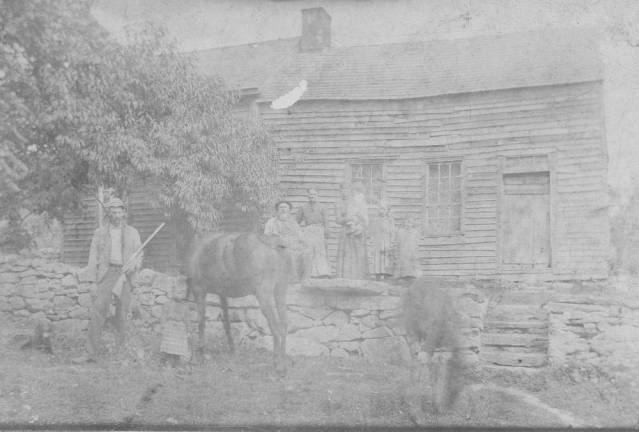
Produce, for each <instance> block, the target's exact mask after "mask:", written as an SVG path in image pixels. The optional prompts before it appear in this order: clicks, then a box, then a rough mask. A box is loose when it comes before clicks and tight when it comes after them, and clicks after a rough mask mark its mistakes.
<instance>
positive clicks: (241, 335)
mask: <svg viewBox="0 0 639 432" xmlns="http://www.w3.org/2000/svg"><path fill="white" fill-rule="evenodd" d="M252 330H253V329H251V328H250V327H249V326H248V324H246V323H245V322H236V323H231V337H232V338H233V341H234V342H238V343H241V342H242V341H243V340H244V339H246V337H247V336H248V335H249V334H250V333H251V332H252Z"/></svg>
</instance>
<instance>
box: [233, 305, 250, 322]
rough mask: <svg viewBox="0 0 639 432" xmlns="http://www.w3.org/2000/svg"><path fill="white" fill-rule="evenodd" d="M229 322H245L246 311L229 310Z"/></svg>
mask: <svg viewBox="0 0 639 432" xmlns="http://www.w3.org/2000/svg"><path fill="white" fill-rule="evenodd" d="M229 320H230V321H231V322H245V321H246V309H238V308H229Z"/></svg>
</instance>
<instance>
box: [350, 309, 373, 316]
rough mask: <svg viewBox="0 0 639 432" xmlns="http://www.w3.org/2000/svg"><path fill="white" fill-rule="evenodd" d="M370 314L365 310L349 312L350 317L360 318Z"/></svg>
mask: <svg viewBox="0 0 639 432" xmlns="http://www.w3.org/2000/svg"><path fill="white" fill-rule="evenodd" d="M370 313H371V311H369V310H366V309H355V310H354V311H352V312H351V317H353V318H360V317H363V316H366V315H368V314H370Z"/></svg>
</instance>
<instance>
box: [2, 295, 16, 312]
mask: <svg viewBox="0 0 639 432" xmlns="http://www.w3.org/2000/svg"><path fill="white" fill-rule="evenodd" d="M11 309H13V307H12V306H11V303H9V302H8V301H7V300H5V299H3V298H0V311H2V312H8V311H10V310H11Z"/></svg>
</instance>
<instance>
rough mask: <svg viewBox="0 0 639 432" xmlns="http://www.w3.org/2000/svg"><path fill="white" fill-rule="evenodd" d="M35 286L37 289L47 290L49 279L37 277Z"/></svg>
mask: <svg viewBox="0 0 639 432" xmlns="http://www.w3.org/2000/svg"><path fill="white" fill-rule="evenodd" d="M35 288H36V290H38V291H48V290H49V279H38V281H37V282H36V285H35Z"/></svg>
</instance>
